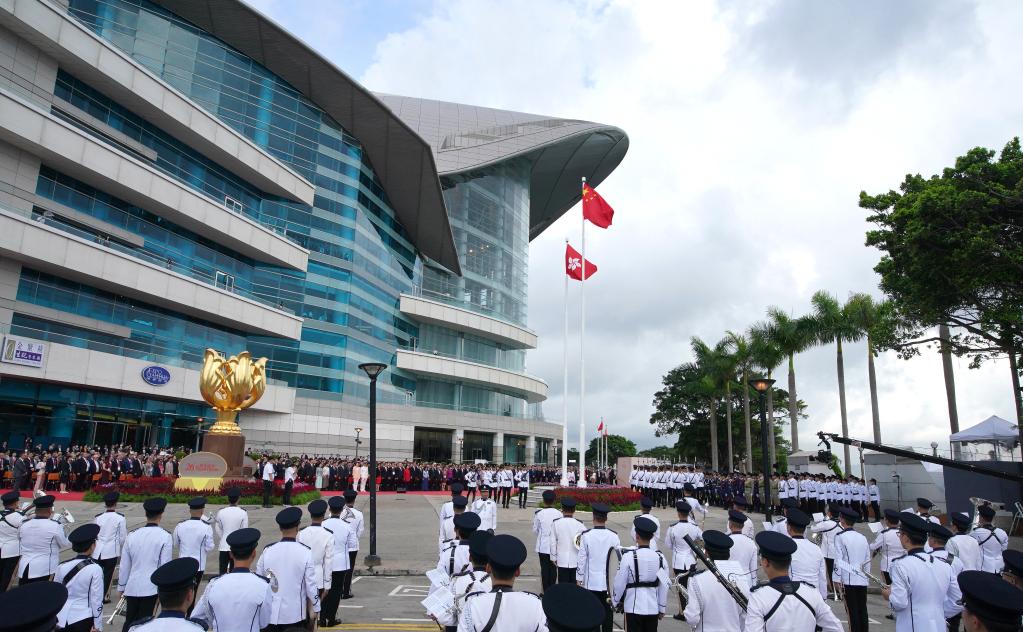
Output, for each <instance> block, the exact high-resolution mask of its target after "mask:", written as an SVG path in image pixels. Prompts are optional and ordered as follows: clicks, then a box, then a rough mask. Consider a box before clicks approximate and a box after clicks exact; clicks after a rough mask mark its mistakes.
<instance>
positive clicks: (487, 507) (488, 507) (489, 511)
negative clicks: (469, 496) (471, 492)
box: [472, 487, 497, 533]
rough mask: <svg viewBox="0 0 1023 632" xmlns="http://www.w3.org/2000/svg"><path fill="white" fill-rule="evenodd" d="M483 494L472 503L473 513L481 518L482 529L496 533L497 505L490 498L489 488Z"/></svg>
mask: <svg viewBox="0 0 1023 632" xmlns="http://www.w3.org/2000/svg"><path fill="white" fill-rule="evenodd" d="M481 492H482V493H481V497H480V498H478V499H476V500H475V501H473V503H472V511H473V513H475V514H478V515H479V517H480V529H483V530H484V531H490V532H491V533H494V532H495V531H497V503H495V502H494V500H493V499H492V498H491V497H490V488H489V487H484V488H483V489H482V490H481Z"/></svg>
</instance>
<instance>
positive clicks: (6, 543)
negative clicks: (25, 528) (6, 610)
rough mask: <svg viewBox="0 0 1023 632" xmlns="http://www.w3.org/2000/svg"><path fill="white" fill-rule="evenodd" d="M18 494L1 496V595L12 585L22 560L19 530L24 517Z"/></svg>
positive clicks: (12, 493) (10, 492)
mask: <svg viewBox="0 0 1023 632" xmlns="http://www.w3.org/2000/svg"><path fill="white" fill-rule="evenodd" d="M19 497H20V495H19V494H18V492H15V491H9V492H7V493H5V494H4V495H3V496H0V502H2V503H3V506H4V508H3V510H2V511H0V593H2V592H4V591H6V590H7V588H8V586H10V585H11V578H13V577H14V571H15V570H16V569H17V568H18V562H19V561H20V560H21V539H20V536H19V533H18V530H19V529H20V528H21V523H22V522H23V521H24V516H23V515H22V514H21V512H20V511H18V499H19Z"/></svg>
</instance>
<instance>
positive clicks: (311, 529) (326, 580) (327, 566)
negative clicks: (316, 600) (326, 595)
mask: <svg viewBox="0 0 1023 632" xmlns="http://www.w3.org/2000/svg"><path fill="white" fill-rule="evenodd" d="M298 541H299V543H300V544H304V545H306V546H307V547H309V557H310V561H311V562H312V565H313V584H314V585H315V586H316V587H317V588H318V589H320V590H329V589H330V578H331V573H333V572H334V534H333V533H332V532H331V531H330V530H329V529H326V528H324V526H323V524H322V523H321V524H311V525H309V526H308V527H302V528H301V529H299V530H298Z"/></svg>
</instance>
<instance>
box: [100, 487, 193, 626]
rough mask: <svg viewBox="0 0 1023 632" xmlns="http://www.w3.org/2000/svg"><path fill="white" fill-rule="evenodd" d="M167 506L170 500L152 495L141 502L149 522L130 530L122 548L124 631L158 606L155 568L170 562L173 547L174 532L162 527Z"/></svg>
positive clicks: (119, 583) (120, 574)
mask: <svg viewBox="0 0 1023 632" xmlns="http://www.w3.org/2000/svg"><path fill="white" fill-rule="evenodd" d="M166 508H167V501H166V500H164V499H163V498H149V499H148V500H146V501H145V502H144V503H142V509H143V511H145V512H146V525H145V526H144V527H139V528H138V529H135V530H134V531H132V532H131V533H129V534H128V538H127V539H126V540H125V542H124V547H123V548H122V549H121V570H120V571H119V572H118V573H117V592H119V593H121V594H122V595H123V596H124V600H125V611H124V627H123V628H122V632H128V630H129V629H131V627H132V625H134V624H135V623H136V621H138V620H139V619H142V618H144V617H151V616H152V615H153V611H154V609H155V608H156V600H157V597H158V592H159V591H158V590H157V587H156V584H155V583H154V582H153V581H152V580H151V576H152V575H153V574H154V572H155V571H156V569H158V568H160V567H161V566H163V565H164V564H166V563H167V562H170V560H171V553H172V552H173V548H174V539H173V538H172V537H171V534H169V533H167V531H165V530H164V529H163V528H162V527H160V521H161V520H162V519H163V511H164V509H166ZM192 582H193V584H194V582H195V572H193V573H192ZM189 603H191V601H189ZM186 607H187V604H186Z"/></svg>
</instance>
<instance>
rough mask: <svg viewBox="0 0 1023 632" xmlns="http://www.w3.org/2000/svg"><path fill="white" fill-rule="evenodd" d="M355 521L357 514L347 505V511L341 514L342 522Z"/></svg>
mask: <svg viewBox="0 0 1023 632" xmlns="http://www.w3.org/2000/svg"><path fill="white" fill-rule="evenodd" d="M354 519H355V512H354V511H352V508H351V507H349V506H348V505H345V510H344V511H343V512H341V520H342V521H344V522H349V523H350V522H351V521H352V520H354Z"/></svg>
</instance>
